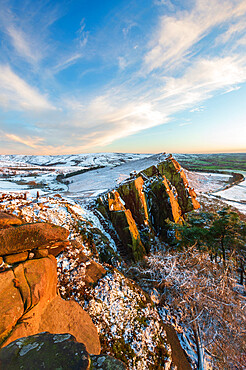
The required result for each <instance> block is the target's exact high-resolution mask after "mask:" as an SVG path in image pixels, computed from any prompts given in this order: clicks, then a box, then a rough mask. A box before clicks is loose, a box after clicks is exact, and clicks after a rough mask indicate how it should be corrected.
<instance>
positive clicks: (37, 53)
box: [7, 25, 42, 62]
mask: <svg viewBox="0 0 246 370" xmlns="http://www.w3.org/2000/svg"><path fill="white" fill-rule="evenodd" d="M7 33H8V35H9V37H10V38H11V41H12V44H13V46H14V48H15V49H16V51H17V52H18V54H19V55H21V56H22V57H24V58H26V59H27V60H28V61H32V62H37V61H39V60H40V59H42V53H41V48H37V45H35V44H34V42H33V41H31V40H30V39H29V37H28V36H27V35H26V34H25V33H24V32H23V31H22V30H21V29H18V28H16V27H14V26H13V25H9V26H8V27H7Z"/></svg>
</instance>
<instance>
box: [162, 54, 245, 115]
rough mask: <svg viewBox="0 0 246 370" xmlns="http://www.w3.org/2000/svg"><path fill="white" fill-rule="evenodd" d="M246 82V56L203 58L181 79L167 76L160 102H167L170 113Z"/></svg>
mask: <svg viewBox="0 0 246 370" xmlns="http://www.w3.org/2000/svg"><path fill="white" fill-rule="evenodd" d="M245 81H246V58H245V60H243V59H237V58H233V57H225V58H213V59H210V60H208V59H201V60H199V61H197V62H196V63H194V64H193V65H192V66H191V67H189V68H188V69H187V70H186V71H185V73H184V75H183V76H182V77H179V78H174V77H169V78H165V87H164V88H163V91H162V94H160V96H158V98H157V99H156V101H159V103H161V102H166V104H167V106H168V111H169V114H170V113H173V112H177V111H178V110H182V109H185V108H187V107H191V106H193V105H195V104H198V103H201V102H202V101H204V100H205V99H207V98H209V97H210V96H212V95H213V94H214V93H215V92H216V91H219V90H221V91H223V90H225V91H228V89H229V88H231V87H232V86H234V85H236V84H240V83H243V82H245Z"/></svg>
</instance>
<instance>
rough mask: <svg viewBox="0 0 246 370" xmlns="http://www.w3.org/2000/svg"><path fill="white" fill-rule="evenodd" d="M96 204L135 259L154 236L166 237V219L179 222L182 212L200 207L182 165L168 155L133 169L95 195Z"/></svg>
mask: <svg viewBox="0 0 246 370" xmlns="http://www.w3.org/2000/svg"><path fill="white" fill-rule="evenodd" d="M96 206H97V209H98V211H99V212H100V213H101V214H102V215H103V216H104V218H105V219H106V220H108V221H109V222H111V223H112V225H113V227H114V229H115V230H116V232H117V234H118V237H119V239H120V241H121V242H122V243H123V246H124V248H125V251H126V252H127V254H128V255H130V256H131V259H132V260H133V261H135V262H137V261H139V260H141V259H142V258H143V256H144V255H146V254H147V253H149V251H150V246H151V241H152V240H153V238H154V237H155V236H158V237H161V238H162V239H163V240H165V239H167V234H168V229H169V227H168V220H169V221H173V222H175V223H182V221H183V217H184V215H185V213H187V212H190V211H192V210H194V209H197V208H199V207H200V205H199V202H198V201H197V200H196V193H195V191H194V189H192V188H190V187H189V184H188V181H187V179H186V176H185V173H184V171H183V169H182V168H181V166H180V165H179V164H178V162H177V161H176V160H175V159H174V158H173V157H172V156H171V155H170V156H169V157H168V158H167V159H166V160H165V161H162V162H160V163H159V164H157V165H153V166H151V167H149V168H147V169H145V170H143V171H141V172H139V173H133V174H132V175H131V178H130V179H128V180H126V181H125V182H123V183H122V184H121V185H120V186H119V187H118V188H117V189H115V190H113V191H111V192H109V193H106V194H105V195H102V196H101V197H100V198H98V200H97V205H96Z"/></svg>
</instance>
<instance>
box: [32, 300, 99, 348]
mask: <svg viewBox="0 0 246 370" xmlns="http://www.w3.org/2000/svg"><path fill="white" fill-rule="evenodd" d="M42 331H49V332H50V333H71V334H72V335H73V336H74V337H75V338H76V340H77V341H78V342H82V343H84V344H85V346H86V349H87V351H88V352H89V353H92V354H99V353H100V352H101V345H100V340H99V336H98V333H97V328H96V327H95V325H94V324H93V322H92V320H91V318H90V316H89V315H88V313H87V312H85V311H84V310H83V309H82V308H81V307H80V305H79V304H78V303H77V302H75V301H64V300H63V299H62V298H61V297H59V296H57V297H56V298H55V299H53V301H51V302H50V304H49V305H47V307H46V309H45V310H44V311H43V314H42V315H41V317H40V323H39V327H38V332H42Z"/></svg>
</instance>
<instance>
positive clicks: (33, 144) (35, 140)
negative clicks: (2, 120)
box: [4, 133, 44, 149]
mask: <svg viewBox="0 0 246 370" xmlns="http://www.w3.org/2000/svg"><path fill="white" fill-rule="evenodd" d="M4 136H5V137H6V138H7V139H9V140H10V141H14V142H17V143H20V144H23V145H25V146H27V147H28V148H32V149H36V148H39V147H40V144H41V143H43V142H44V139H43V138H40V137H30V136H26V137H25V138H22V137H20V136H18V135H14V134H8V133H5V134H4Z"/></svg>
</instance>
